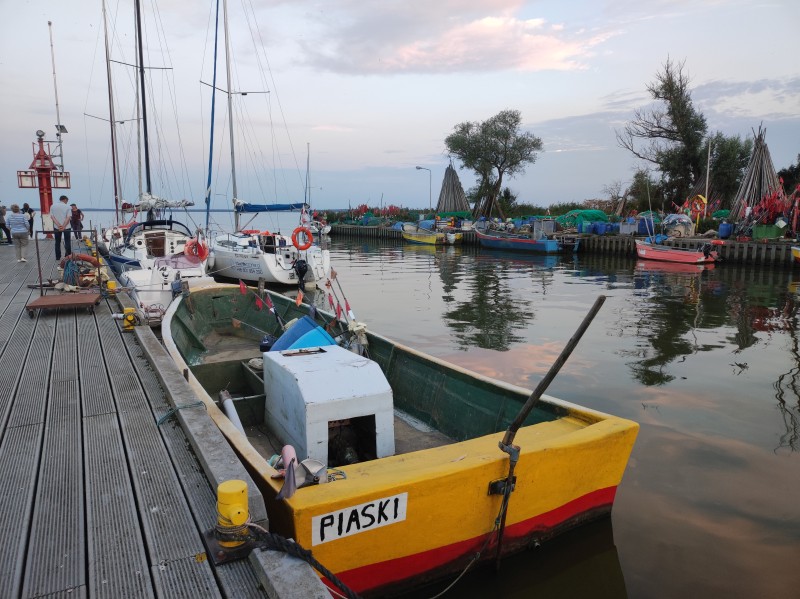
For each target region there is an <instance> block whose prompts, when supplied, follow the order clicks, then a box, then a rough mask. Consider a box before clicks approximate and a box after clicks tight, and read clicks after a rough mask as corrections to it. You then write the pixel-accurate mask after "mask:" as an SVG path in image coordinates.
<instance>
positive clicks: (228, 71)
mask: <svg viewBox="0 0 800 599" xmlns="http://www.w3.org/2000/svg"><path fill="white" fill-rule="evenodd" d="M222 20H223V23H224V24H225V73H226V75H227V78H228V89H227V92H228V134H229V135H230V140H231V185H232V190H233V206H234V209H233V218H234V228H235V230H236V231H237V232H238V231H239V212H237V210H236V199H237V197H238V194H237V191H236V153H235V152H234V147H233V102H232V100H231V43H230V35H229V34H228V0H222Z"/></svg>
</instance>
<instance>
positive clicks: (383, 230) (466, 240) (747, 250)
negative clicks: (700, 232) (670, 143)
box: [331, 224, 797, 267]
mask: <svg viewBox="0 0 800 599" xmlns="http://www.w3.org/2000/svg"><path fill="white" fill-rule="evenodd" d="M331 235H332V236H335V237H345V238H356V239H387V240H388V239H391V240H402V239H403V235H402V233H401V232H400V231H398V230H397V229H392V228H390V227H360V226H355V225H338V224H337V225H334V227H333V230H332V231H331ZM579 237H580V239H581V244H580V250H579V251H580V252H581V253H591V254H616V255H626V256H632V257H634V256H636V245H635V243H634V239H635V238H634V237H633V236H632V235H580V236H579ZM710 241H712V240H711V239H707V238H702V237H692V238H685V239H672V240H670V241H667V242H666V243H665V245H671V246H674V247H679V248H691V249H696V248H699V247H701V246H702V245H703V244H705V243H709V242H710ZM462 243H463V244H464V245H478V238H477V236H476V235H475V233H474V232H473V231H466V232H465V233H464V236H463V240H462ZM792 245H797V242H793V241H791V240H789V239H781V240H770V241H768V242H767V241H734V240H725V242H724V244H723V245H721V246H716V250H717V251H718V252H719V255H720V257H721V258H722V259H723V260H725V261H726V262H735V263H740V264H762V265H765V266H767V265H768V266H786V267H790V266H792V251H791V247H792Z"/></svg>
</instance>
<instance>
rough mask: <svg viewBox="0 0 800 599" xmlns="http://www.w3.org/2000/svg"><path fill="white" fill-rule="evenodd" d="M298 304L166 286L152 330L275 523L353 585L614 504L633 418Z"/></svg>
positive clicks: (486, 548)
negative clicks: (158, 323)
mask: <svg viewBox="0 0 800 599" xmlns="http://www.w3.org/2000/svg"><path fill="white" fill-rule="evenodd" d="M269 307H272V310H270V309H268V308H269ZM308 308H309V307H308V306H306V305H302V304H301V305H300V306H298V305H297V304H296V302H295V301H294V300H290V299H289V298H286V297H284V296H281V295H277V294H273V293H269V292H266V293H263V294H261V295H258V294H256V293H255V292H254V291H253V290H248V291H247V292H246V293H244V294H243V293H242V289H241V288H240V287H238V286H230V285H213V286H209V287H207V288H198V289H193V290H191V291H190V292H189V293H188V295H187V296H186V297H184V298H182V299H179V300H176V301H175V302H173V303H172V305H171V306H170V308H169V310H168V312H167V315H166V317H165V319H164V322H163V325H162V334H163V339H164V343H165V345H166V347H167V349H168V350H169V352H170V354H171V355H172V357H173V358H174V360H175V361H176V362H177V364H178V367H179V368H180V369H181V370H184V369H186V372H187V373H188V380H189V383H190V385H191V386H192V387H193V388H194V390H195V392H196V393H197V394H198V396H199V397H200V398H201V399H202V401H203V402H204V403H205V405H206V408H207V410H208V413H209V414H210V415H211V417H212V418H213V419H214V421H215V422H216V424H217V425H218V426H219V428H220V430H221V431H222V433H223V434H224V435H225V437H226V438H227V440H228V442H229V443H230V444H231V446H232V447H233V448H234V449H235V450H236V452H237V453H238V454H239V456H240V457H241V459H242V460H243V462H244V463H245V464H246V466H247V468H248V470H249V471H250V473H251V475H252V477H253V479H254V480H255V481H256V484H257V485H258V486H259V487H260V490H261V491H262V493H263V495H264V497H265V501H266V502H267V511H268V514H269V526H270V529H271V530H272V531H273V532H276V533H278V534H282V535H284V536H286V537H291V538H293V539H295V540H296V541H297V543H299V544H300V545H302V546H303V547H305V548H307V549H311V550H312V551H313V554H314V556H315V558H316V559H317V560H319V561H320V562H321V563H322V564H324V565H325V566H326V567H327V568H328V569H329V570H330V571H331V572H332V573H334V574H335V575H336V576H337V577H338V578H339V579H340V580H341V581H343V582H344V583H345V584H347V585H348V586H349V587H350V588H351V589H353V590H355V591H357V592H360V593H362V594H369V595H383V594H386V593H391V592H396V591H399V590H401V589H403V588H406V587H409V586H416V585H418V584H421V583H425V582H429V581H431V580H433V579H436V578H440V577H443V576H445V575H449V574H453V573H457V572H461V571H463V570H464V569H465V568H467V567H468V566H472V565H474V562H476V561H483V560H494V559H496V558H498V559H499V557H502V556H505V555H508V554H510V553H513V552H515V551H520V550H523V549H525V548H527V547H531V546H533V545H536V544H538V543H540V542H542V541H545V540H547V539H549V538H551V537H553V536H555V535H557V534H559V533H561V532H563V531H565V530H567V529H570V528H573V527H575V526H577V525H580V524H582V523H584V522H587V521H590V520H594V519H597V518H602V517H606V516H608V515H609V514H610V512H611V507H612V504H613V502H614V497H615V495H616V492H617V487H618V485H619V484H620V482H621V481H622V477H623V473H624V471H625V467H626V464H627V462H628V458H629V456H630V453H631V450H632V448H633V444H634V441H635V439H636V435H637V431H638V425H637V424H636V423H634V422H631V421H629V420H625V419H622V418H617V417H614V416H610V415H608V414H603V413H601V412H597V411H595V410H591V409H587V408H583V407H580V406H577V405H575V404H572V403H569V402H567V401H563V400H560V399H556V398H554V397H550V396H546V395H543V396H542V397H541V399H540V401H538V403H535V405H534V403H533V402H532V401H529V400H531V399H534V398H532V397H531V393H530V391H528V390H526V389H522V388H519V387H515V386H512V385H508V384H505V383H502V382H500V381H496V380H492V379H489V378H487V377H484V376H481V375H479V374H477V373H474V372H471V371H468V370H465V369H463V368H459V367H457V366H454V365H451V364H448V363H446V362H444V361H442V360H439V359H437V358H434V357H432V356H429V355H426V354H424V353H421V352H418V351H415V350H414V349H412V348H410V347H406V346H404V345H401V344H399V343H395V342H392V341H390V340H389V339H387V338H385V337H382V336H380V335H377V334H375V333H371V332H367V331H365V330H364V329H363V328H362V325H360V324H358V323H354V322H353V321H350V323H349V326H348V323H345V322H342V321H340V320H337V319H336V318H335V317H333V316H332V315H326V314H324V313H322V312H318V311H314V312H315V314H314V318H311V315H309V314H308ZM294 319H298V320H295V321H294V324H293V325H292V326H290V327H288V328H286V327H285V324H286V323H291V321H293V320H294ZM284 329H285V331H284ZM329 334H330V335H329ZM278 335H280V336H278ZM273 336H277V341H276V340H275V338H274V337H273ZM333 337H336V342H334V340H333ZM328 339H329V340H328ZM304 340H305V341H304ZM575 342H577V340H575ZM325 343H328V345H325ZM309 344H310V345H309ZM342 345H344V346H347V347H348V349H345V348H344V347H342ZM286 348H288V349H286ZM356 349H358V350H359V351H358V352H356V351H354V350H356ZM351 350H353V351H351ZM254 359H255V360H254ZM548 375H549V373H548ZM545 379H547V377H545ZM222 390H226V391H227V392H229V393H230V394H231V396H232V398H233V400H232V404H233V408H231V406H230V402H229V403H228V404H227V405H226V409H228V410H229V411H228V413H227V415H226V413H225V412H223V410H222V409H221V408H220V406H219V405H218V403H217V401H216V398H217V396H218V395H219V394H220V391H222ZM523 406H525V408H526V409H527V410H529V411H528V412H527V416H526V415H525V414H526V411H525V410H524V409H522V408H523ZM530 406H533V408H532V409H531V407H530ZM231 409H233V417H230V416H231V411H230V410H231ZM523 418H524V420H523ZM236 420H240V421H241V428H237V426H236V425H235V424H234V422H235V421H236ZM515 423H516V424H517V426H518V430H515V431H514V434H510V432H511V430H512V428H514V426H515ZM504 430H505V436H504V434H503V431H504ZM282 446H285V447H282ZM289 446H291V447H292V448H293V449H292V451H294V452H296V455H297V458H298V460H300V461H301V462H304V464H303V468H304V469H297V468H294V469H287V477H288V474H289V473H290V470H291V473H294V474H297V475H298V477H297V479H296V482H298V486H299V488H297V489H296V492H294V494H292V491H294V489H290V490H289V492H287V490H286V489H285V488H284V489H283V491H281V489H282V488H283V481H282V480H280V479H276V478H275V476H276V475H277V474H278V472H277V470H276V467H275V463H274V461H275V459H276V458H275V456H277V455H278V454H282V453H283V454H284V456H288V455H289V454H288V453H286V451H287V447H289ZM517 457H518V461H517V460H516V458H517ZM306 458H308V459H306ZM288 463H290V464H292V463H293V462H291V461H288ZM512 464H513V465H512ZM295 466H297V465H296V464H295ZM509 482H511V483H512V484H509ZM304 483H306V484H305V486H304ZM321 483H324V484H321ZM279 491H280V492H281V494H282V496H287V497H288V498H282V499H278V498H277V495H278V493H279Z"/></svg>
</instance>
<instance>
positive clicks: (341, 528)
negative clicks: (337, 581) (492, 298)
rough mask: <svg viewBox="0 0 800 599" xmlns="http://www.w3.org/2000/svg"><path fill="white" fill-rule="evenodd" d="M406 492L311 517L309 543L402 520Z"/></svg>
mask: <svg viewBox="0 0 800 599" xmlns="http://www.w3.org/2000/svg"><path fill="white" fill-rule="evenodd" d="M407 504H408V493H400V494H398V495H392V496H391V497H384V498H382V499H375V500H373V501H368V502H367V503H361V504H359V505H354V506H351V507H346V508H344V509H342V510H336V511H335V512H330V513H328V514H321V515H319V516H314V517H313V518H312V519H311V526H312V532H311V545H312V546H313V545H320V544H321V543H327V542H328V541H335V540H337V539H342V538H344V537H349V536H352V535H355V534H358V533H360V532H366V531H368V530H373V529H375V528H380V527H382V526H388V525H389V524H394V523H396V522H402V521H403V520H405V519H406V507H407Z"/></svg>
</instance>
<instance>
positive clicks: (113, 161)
mask: <svg viewBox="0 0 800 599" xmlns="http://www.w3.org/2000/svg"><path fill="white" fill-rule="evenodd" d="M103 36H104V38H105V44H106V78H107V79H108V121H109V124H110V125H111V169H112V171H113V172H112V178H113V180H114V220H115V222H117V223H119V222H120V220H119V165H118V163H117V126H116V120H115V118H114V94H113V91H112V87H111V57H110V55H109V49H108V18H107V13H106V0H103Z"/></svg>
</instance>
